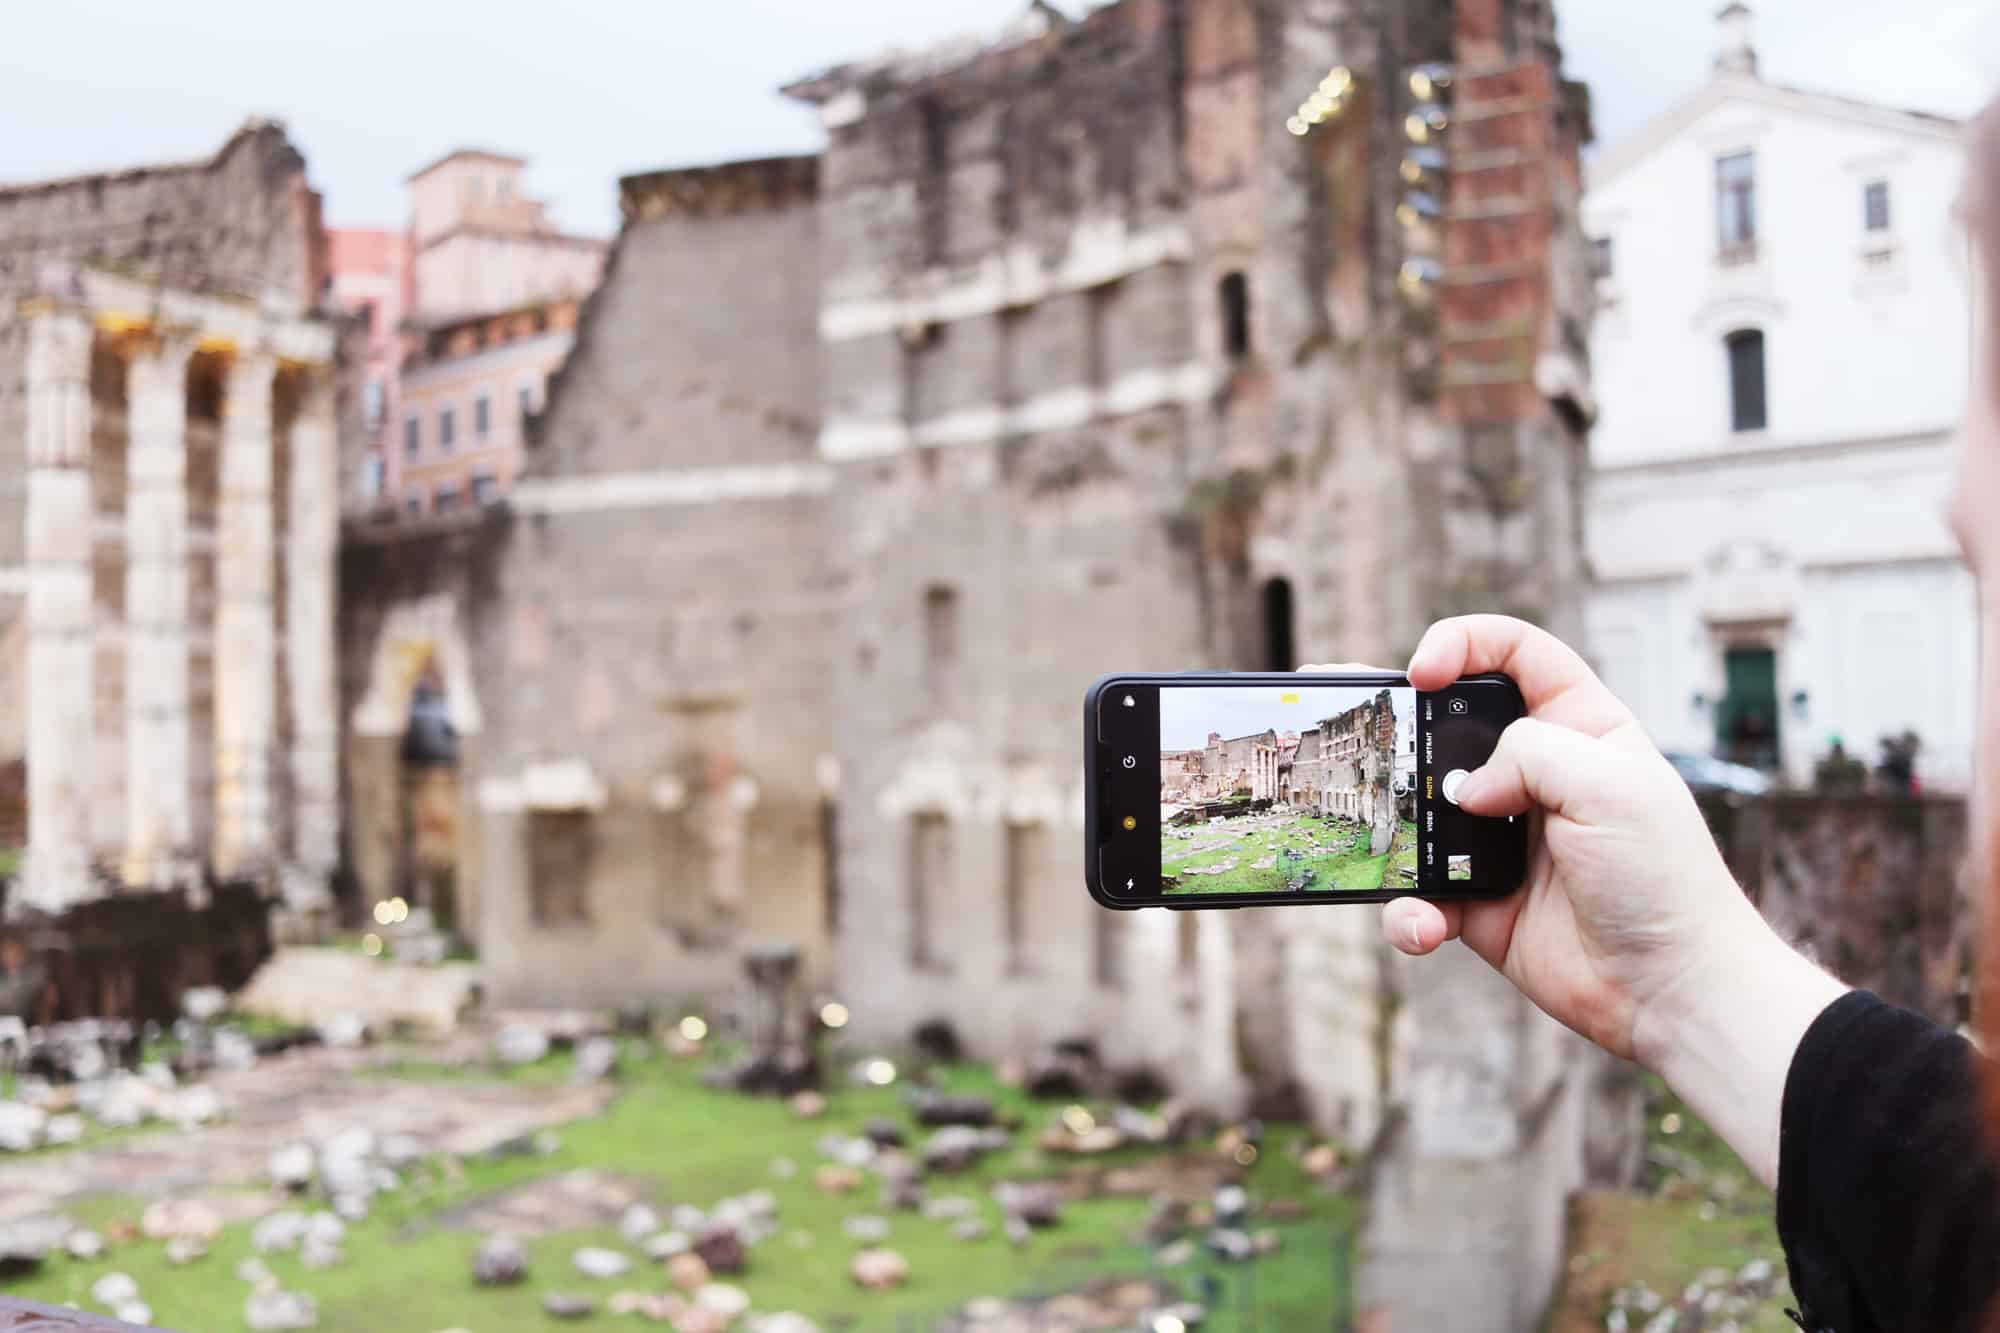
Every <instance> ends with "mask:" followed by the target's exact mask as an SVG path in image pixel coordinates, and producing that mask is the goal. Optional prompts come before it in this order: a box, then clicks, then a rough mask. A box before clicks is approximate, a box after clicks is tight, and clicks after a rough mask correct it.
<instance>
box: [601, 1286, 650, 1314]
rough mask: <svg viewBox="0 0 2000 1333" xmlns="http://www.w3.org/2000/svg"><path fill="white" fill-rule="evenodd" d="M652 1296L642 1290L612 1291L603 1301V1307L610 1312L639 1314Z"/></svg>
mask: <svg viewBox="0 0 2000 1333" xmlns="http://www.w3.org/2000/svg"><path fill="white" fill-rule="evenodd" d="M651 1299H652V1296H651V1294H650V1293H648V1292H643V1291H614V1292H612V1293H611V1296H610V1298H609V1299H608V1300H606V1301H605V1302H604V1308H605V1309H606V1310H608V1311H610V1312H611V1313H612V1314H639V1313H640V1312H642V1311H643V1310H645V1308H646V1306H647V1304H648V1303H649V1302H650V1301H651Z"/></svg>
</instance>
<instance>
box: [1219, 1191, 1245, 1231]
mask: <svg viewBox="0 0 2000 1333" xmlns="http://www.w3.org/2000/svg"><path fill="white" fill-rule="evenodd" d="M1249 1215H1250V1195H1249V1193H1248V1192H1247V1191H1246V1190H1245V1189H1244V1188H1243V1187H1242V1186H1241V1185H1224V1186H1223V1187H1222V1188H1220V1189H1218V1190H1217V1191H1216V1192H1215V1220H1216V1221H1217V1222H1218V1223H1220V1224H1221V1225H1222V1226H1225V1227H1234V1226H1239V1225H1241V1224H1242V1221H1243V1219H1244V1218H1245V1217H1248V1216H1249Z"/></svg>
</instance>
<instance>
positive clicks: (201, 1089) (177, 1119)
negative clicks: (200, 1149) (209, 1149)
mask: <svg viewBox="0 0 2000 1333" xmlns="http://www.w3.org/2000/svg"><path fill="white" fill-rule="evenodd" d="M167 1118H168V1119H170V1120H172V1121H173V1122H174V1123H175V1124H177V1125H179V1126H180V1127H181V1128H182V1129H193V1128H195V1127H196V1126H198V1125H206V1124H208V1123H210V1122H211V1121H215V1120H220V1119H221V1118H222V1098H221V1097H220V1096H218V1095H217V1093H216V1091H215V1089H214V1088H211V1087H209V1086H208V1085H207V1084H205V1083H204V1084H197V1085H195V1086H194V1087H192V1088H183V1089H181V1091H180V1093H179V1094H178V1095H177V1096H175V1098H174V1099H173V1102H172V1104H171V1105H170V1106H169V1107H168V1110H167Z"/></svg>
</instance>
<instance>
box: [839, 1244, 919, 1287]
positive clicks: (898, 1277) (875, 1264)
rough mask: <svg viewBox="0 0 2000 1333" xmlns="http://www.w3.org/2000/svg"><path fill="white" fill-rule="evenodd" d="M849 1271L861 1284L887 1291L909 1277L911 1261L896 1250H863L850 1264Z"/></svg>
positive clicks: (849, 1274)
mask: <svg viewBox="0 0 2000 1333" xmlns="http://www.w3.org/2000/svg"><path fill="white" fill-rule="evenodd" d="M847 1273H848V1276H850V1277H852V1278H853V1279H854V1281H855V1283H856V1284H857V1285H859V1286H863V1287H866V1288H868V1289H869V1290H870V1291H886V1290H888V1289H890V1288H892V1287H900V1286H902V1285H903V1283H904V1282H905V1281H907V1280H908V1279H909V1276H910V1263H909V1260H907V1259H905V1258H903V1256H902V1255H900V1254H898V1253H896V1252H895V1251H894V1250H863V1251H861V1252H860V1253H859V1254H857V1255H855V1256H854V1259H853V1261H852V1262H850V1263H849V1264H848V1266H847Z"/></svg>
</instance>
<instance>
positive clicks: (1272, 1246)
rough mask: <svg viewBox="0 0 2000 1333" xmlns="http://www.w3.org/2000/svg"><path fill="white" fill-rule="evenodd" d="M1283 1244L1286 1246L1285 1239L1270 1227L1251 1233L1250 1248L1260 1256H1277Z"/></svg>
mask: <svg viewBox="0 0 2000 1333" xmlns="http://www.w3.org/2000/svg"><path fill="white" fill-rule="evenodd" d="M1282 1244H1284V1241H1283V1239H1282V1238H1281V1237H1280V1236H1279V1234H1278V1233H1277V1232H1276V1231H1274V1230H1272V1229H1271V1228H1270V1227H1264V1228H1262V1229H1261V1230H1258V1231H1253V1232H1251V1233H1250V1246H1251V1248H1252V1249H1254V1250H1256V1251H1257V1253H1259V1254H1276V1253H1277V1252H1278V1247H1279V1246H1280V1245H1282Z"/></svg>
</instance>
